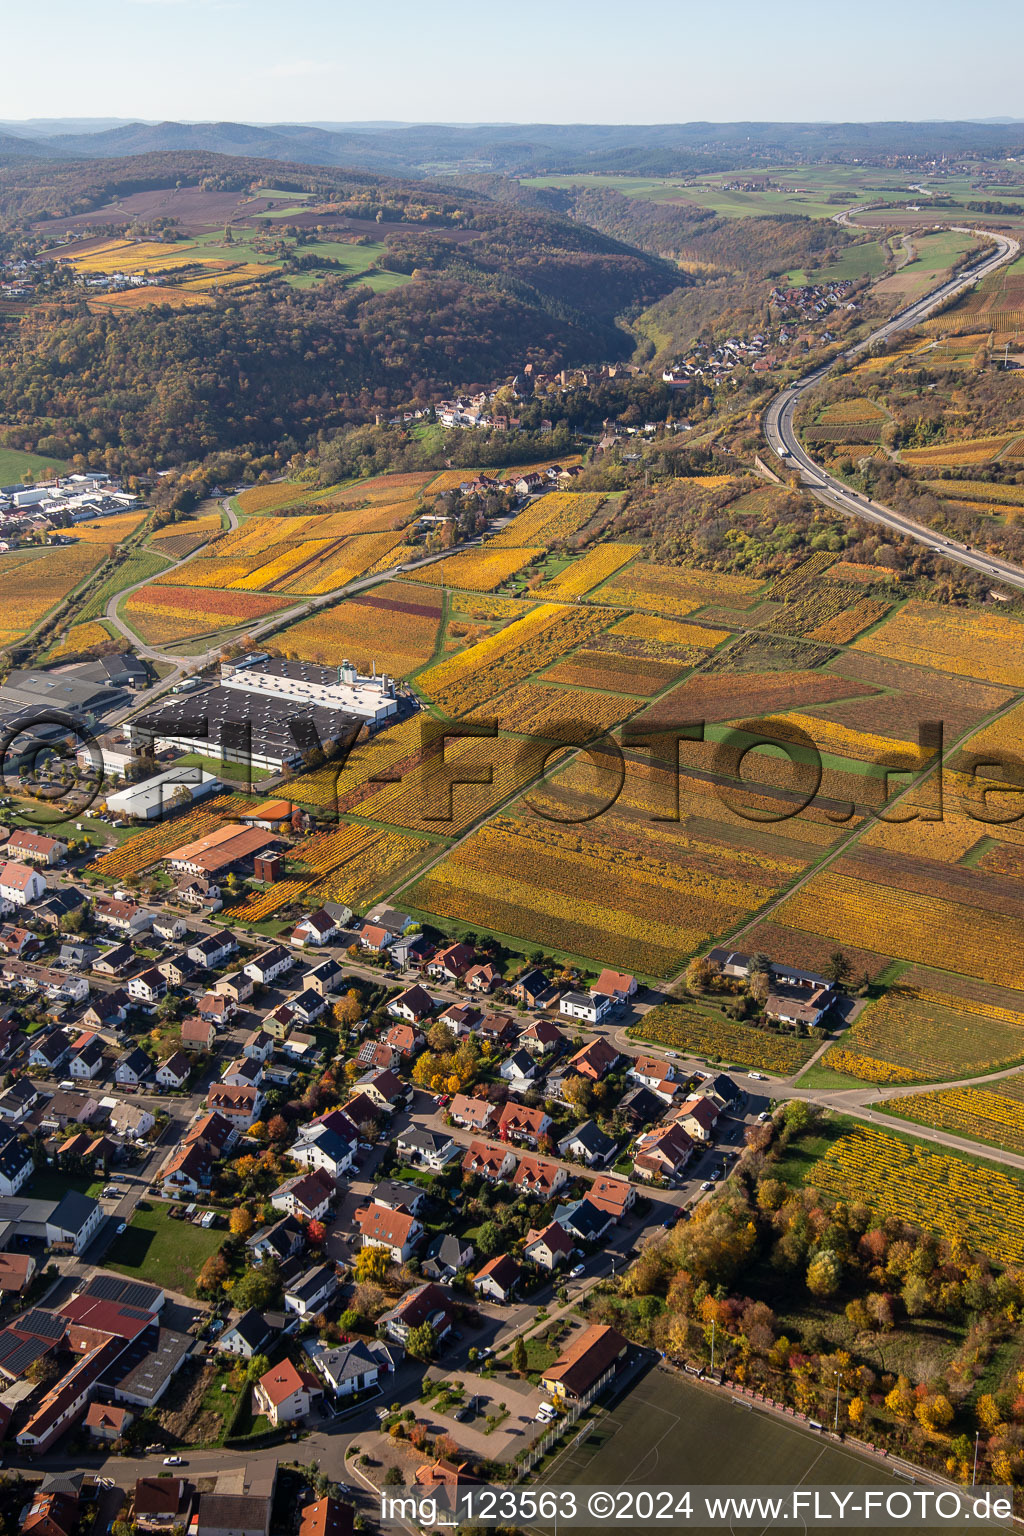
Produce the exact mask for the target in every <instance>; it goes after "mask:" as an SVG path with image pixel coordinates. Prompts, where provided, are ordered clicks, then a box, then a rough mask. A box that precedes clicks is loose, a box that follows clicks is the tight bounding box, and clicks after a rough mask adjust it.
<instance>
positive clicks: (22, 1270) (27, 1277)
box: [0, 1250, 36, 1296]
mask: <svg viewBox="0 0 1024 1536" xmlns="http://www.w3.org/2000/svg"><path fill="white" fill-rule="evenodd" d="M35 1272H36V1261H35V1258H34V1257H33V1255H32V1254H31V1253H8V1252H6V1251H5V1250H0V1293H2V1294H3V1295H4V1296H22V1295H24V1293H25V1291H27V1290H28V1288H29V1286H30V1285H31V1284H32V1277H33V1276H34V1274H35Z"/></svg>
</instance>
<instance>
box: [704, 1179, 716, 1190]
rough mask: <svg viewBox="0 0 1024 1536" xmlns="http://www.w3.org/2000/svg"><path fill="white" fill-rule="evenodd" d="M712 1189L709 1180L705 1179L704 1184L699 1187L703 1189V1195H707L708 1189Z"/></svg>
mask: <svg viewBox="0 0 1024 1536" xmlns="http://www.w3.org/2000/svg"><path fill="white" fill-rule="evenodd" d="M714 1187H715V1186H714V1185H713V1184H712V1182H711V1180H710V1179H705V1180H704V1183H703V1184H702V1185H701V1189H703V1190H704V1192H705V1193H707V1191H708V1190H709V1189H714Z"/></svg>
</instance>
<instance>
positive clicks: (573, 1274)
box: [569, 1264, 583, 1280]
mask: <svg viewBox="0 0 1024 1536" xmlns="http://www.w3.org/2000/svg"><path fill="white" fill-rule="evenodd" d="M582 1273H583V1265H582V1264H577V1265H576V1268H575V1269H570V1271H569V1279H570V1280H578V1279H579V1277H580V1275H582Z"/></svg>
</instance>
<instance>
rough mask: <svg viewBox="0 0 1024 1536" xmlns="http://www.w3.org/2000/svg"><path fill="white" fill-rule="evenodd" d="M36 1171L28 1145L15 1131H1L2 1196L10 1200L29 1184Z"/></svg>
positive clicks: (0, 1167)
mask: <svg viewBox="0 0 1024 1536" xmlns="http://www.w3.org/2000/svg"><path fill="white" fill-rule="evenodd" d="M34 1171H35V1164H34V1162H33V1160H32V1152H31V1149H30V1148H29V1146H28V1144H27V1143H26V1142H24V1141H20V1140H19V1139H18V1136H17V1134H16V1133H15V1132H14V1131H9V1130H7V1129H6V1128H4V1129H0V1195H3V1196H4V1198H5V1199H8V1200H9V1199H10V1198H11V1196H12V1195H16V1194H17V1193H18V1190H19V1189H21V1188H22V1186H23V1185H24V1184H27V1183H28V1181H29V1179H30V1178H31V1177H32V1174H33V1173H34Z"/></svg>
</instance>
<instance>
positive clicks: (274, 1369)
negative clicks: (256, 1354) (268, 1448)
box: [253, 1359, 320, 1428]
mask: <svg viewBox="0 0 1024 1536" xmlns="http://www.w3.org/2000/svg"><path fill="white" fill-rule="evenodd" d="M319 1396H320V1384H319V1382H318V1381H317V1380H316V1378H315V1376H314V1375H313V1373H312V1372H311V1371H300V1370H299V1369H298V1367H297V1366H295V1365H293V1364H292V1362H291V1361H290V1360H287V1359H285V1360H282V1361H281V1362H280V1364H279V1365H272V1366H271V1367H270V1370H269V1371H267V1372H266V1373H265V1374H264V1375H263V1376H261V1377H260V1379H259V1381H258V1382H257V1383H256V1385H255V1387H254V1388H253V1401H254V1405H255V1407H256V1408H257V1409H258V1411H259V1412H260V1413H265V1414H266V1416H267V1418H268V1419H269V1420H270V1422H271V1424H273V1425H274V1427H275V1428H276V1427H277V1426H278V1425H279V1424H297V1423H299V1422H300V1421H301V1420H302V1419H304V1418H305V1417H306V1415H307V1414H308V1412H309V1410H310V1408H311V1406H312V1404H313V1402H314V1400H315V1399H316V1398H317V1397H319Z"/></svg>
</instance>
